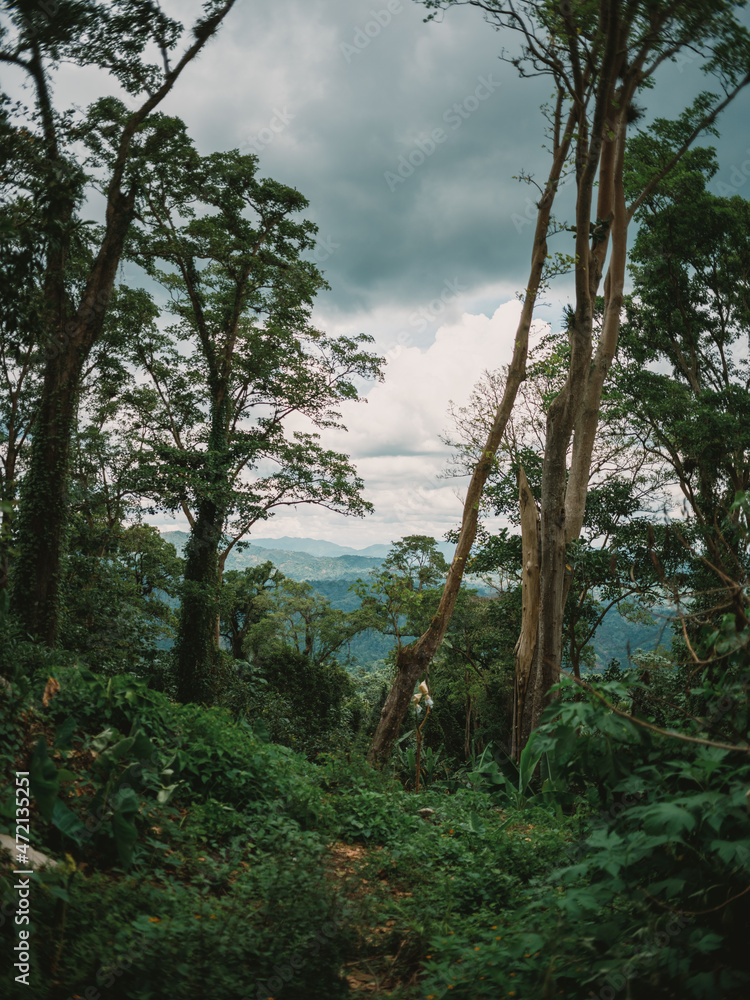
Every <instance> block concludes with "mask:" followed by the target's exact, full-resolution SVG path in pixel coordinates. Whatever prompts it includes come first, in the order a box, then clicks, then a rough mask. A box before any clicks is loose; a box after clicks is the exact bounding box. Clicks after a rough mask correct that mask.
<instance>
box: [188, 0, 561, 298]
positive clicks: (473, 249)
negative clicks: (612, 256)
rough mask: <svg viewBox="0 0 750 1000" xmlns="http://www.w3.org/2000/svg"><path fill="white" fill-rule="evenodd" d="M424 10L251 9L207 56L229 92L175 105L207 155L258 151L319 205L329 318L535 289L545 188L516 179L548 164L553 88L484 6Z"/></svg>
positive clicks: (393, 4)
mask: <svg viewBox="0 0 750 1000" xmlns="http://www.w3.org/2000/svg"><path fill="white" fill-rule="evenodd" d="M423 16H424V8H423V7H421V6H420V5H418V4H415V3H413V2H411V0H398V2H397V0H390V2H389V0H357V2H350V0H346V2H344V0H331V2H326V3H309V2H302V0H275V2H274V3H273V4H272V5H265V6H264V7H261V6H259V5H257V4H248V5H245V6H243V7H242V8H240V10H239V11H238V12H237V14H236V15H234V21H233V22H232V24H231V25H228V27H227V29H225V32H224V34H222V36H221V38H220V39H219V40H218V41H217V43H216V45H215V46H214V48H213V50H212V51H211V52H210V53H208V54H207V55H206V57H205V58H204V60H203V62H202V65H201V76H202V77H203V84H205V74H206V73H207V72H208V71H209V69H210V71H211V75H212V76H214V74H215V80H214V86H213V87H212V88H211V89H210V90H209V89H208V88H206V87H205V85H203V86H199V85H198V83H197V82H196V81H195V80H193V81H192V83H191V87H190V93H189V94H187V93H186V91H185V88H183V90H182V92H181V94H180V96H179V97H176V99H175V104H176V106H178V108H179V111H180V113H182V114H184V115H185V116H186V117H187V118H188V120H189V121H191V123H192V124H193V131H194V132H195V133H196V134H197V136H198V138H199V140H200V143H201V145H202V146H204V147H206V148H208V147H211V148H217V147H218V148H220V147H225V146H227V145H239V146H242V145H243V144H244V146H245V148H246V149H247V150H248V151H255V152H257V153H258V155H259V157H260V163H261V170H262V171H263V173H267V174H269V175H271V176H274V177H276V178H278V179H279V180H283V181H285V182H286V183H289V184H293V185H294V186H295V187H297V188H299V189H300V190H301V191H302V192H303V193H304V194H305V195H306V197H308V198H309V200H310V212H309V214H310V216H311V217H312V218H314V219H315V221H316V222H317V223H318V225H319V227H320V235H321V247H320V249H319V251H318V254H317V257H318V260H319V262H320V264H321V267H322V268H323V269H324V270H325V272H326V274H327V276H328V279H329V281H330V283H331V285H332V292H331V293H330V295H329V296H327V299H326V304H327V307H328V308H336V307H339V308H340V309H342V310H344V311H349V310H356V311H361V310H365V309H367V308H369V307H372V306H374V305H375V304H376V303H381V304H382V303H383V302H386V301H387V302H393V303H394V304H401V305H404V304H409V305H412V304H413V305H414V306H415V307H416V306H418V305H419V303H420V302H421V301H423V300H430V299H431V298H433V297H434V295H435V293H436V291H438V290H439V288H440V286H441V285H442V283H443V281H444V280H446V278H449V277H453V276H454V275H455V276H457V277H458V278H459V279H461V280H462V281H463V282H464V283H465V284H466V285H468V286H472V287H473V286H478V285H484V284H487V283H490V282H502V283H503V284H504V285H508V286H513V287H523V285H524V284H525V280H526V274H525V273H524V271H525V261H526V259H527V258H528V252H527V251H526V250H525V248H524V238H525V237H526V235H527V233H528V229H526V230H524V231H523V233H522V234H519V232H518V228H517V225H516V224H514V219H513V216H514V214H515V215H516V216H518V215H519V213H520V215H521V216H522V215H523V212H524V209H525V207H526V200H527V198H528V197H529V195H530V190H529V189H528V188H526V187H524V186H522V185H519V183H518V182H517V181H515V180H513V179H512V177H513V175H514V174H517V173H519V171H520V170H521V169H527V170H528V169H530V167H531V166H532V165H533V163H534V162H535V161H536V162H538V163H539V164H540V166H541V169H544V154H543V152H542V150H541V144H542V142H543V141H544V136H543V127H542V125H543V123H542V120H541V116H540V115H539V110H538V109H539V104H540V103H541V102H542V101H543V100H544V99H545V97H546V95H547V92H548V90H549V85H548V83H546V81H538V80H532V81H518V80H517V78H516V77H515V75H514V71H513V70H512V69H511V68H510V67H508V66H507V65H506V64H504V63H502V62H501V61H500V60H499V59H498V51H499V45H498V37H497V35H496V33H494V32H493V31H492V30H491V29H490V28H489V27H488V26H487V25H486V24H484V23H483V22H482V20H481V18H479V17H477V16H476V11H473V10H456V11H454V12H451V15H450V16H449V17H448V18H447V19H446V21H445V23H443V24H424V23H423V20H422V19H423ZM222 73H223V74H224V82H222V80H221V75H222ZM227 76H229V77H230V79H229V81H227V79H226V78H227ZM227 83H228V85H227ZM220 95H221V96H220ZM225 95H226V96H225ZM217 100H218V101H220V104H219V106H218V107H217V104H216V102H217Z"/></svg>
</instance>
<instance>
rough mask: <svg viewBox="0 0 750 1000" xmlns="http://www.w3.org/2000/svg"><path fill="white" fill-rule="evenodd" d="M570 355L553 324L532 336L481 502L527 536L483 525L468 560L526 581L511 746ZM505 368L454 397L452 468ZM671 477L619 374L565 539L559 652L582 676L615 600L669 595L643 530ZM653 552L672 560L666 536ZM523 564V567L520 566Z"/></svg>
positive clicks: (471, 457) (636, 603)
mask: <svg viewBox="0 0 750 1000" xmlns="http://www.w3.org/2000/svg"><path fill="white" fill-rule="evenodd" d="M569 355H570V345H569V343H568V341H567V338H563V337H560V336H556V335H553V334H548V335H546V336H544V337H543V338H542V340H541V342H540V343H539V345H538V346H537V348H536V351H535V360H534V363H533V364H531V365H529V367H528V370H527V377H526V380H525V382H524V384H523V386H522V387H521V389H520V390H519V394H518V397H517V399H516V405H515V408H514V411H513V413H512V415H511V418H510V420H509V421H508V424H507V426H506V430H505V435H504V438H503V442H502V445H501V447H500V449H499V450H498V454H497V456H496V462H495V468H494V470H493V472H492V474H491V475H490V476H489V478H488V481H487V485H486V487H485V491H484V495H483V498H482V509H483V510H487V511H488V512H491V513H492V514H493V515H494V516H495V517H503V518H504V519H507V520H509V521H510V523H511V524H512V525H513V526H516V527H518V528H520V529H521V533H522V537H523V542H522V544H519V543H520V542H521V539H519V538H518V537H517V536H515V535H511V534H509V532H508V530H507V529H504V530H503V531H502V532H500V533H499V534H498V535H496V536H494V537H490V536H488V534H487V532H486V531H481V532H480V534H479V536H478V541H480V547H479V550H478V551H477V553H476V554H475V555H474V557H473V559H472V562H471V567H472V569H473V570H474V571H475V572H476V571H479V572H482V573H484V574H491V575H496V574H497V573H498V572H499V573H500V574H501V575H502V576H504V577H506V578H507V577H510V578H511V579H512V580H514V581H515V582H517V583H519V584H522V587H523V591H524V597H523V606H524V612H523V619H522V628H521V636H520V639H519V643H518V653H517V655H518V671H517V677H516V684H515V696H514V704H515V718H516V723H517V726H516V728H515V729H514V735H515V740H514V748H513V752H514V755H517V754H519V753H520V750H521V749H522V744H521V743H520V742H519V741H520V737H521V733H520V729H519V727H520V722H521V717H522V715H523V702H524V699H525V692H526V682H527V679H528V675H529V670H530V668H531V654H532V652H533V649H534V645H535V637H536V619H537V615H538V607H537V605H538V593H539V584H538V576H539V570H540V567H539V555H540V546H539V537H538V531H539V511H538V507H539V504H540V501H541V491H542V475H543V467H544V455H545V452H544V447H545V422H546V416H547V411H548V409H549V406H550V403H551V401H552V400H553V399H554V398H555V396H556V395H557V393H558V392H559V391H560V389H561V388H562V386H563V384H564V381H565V377H566V372H567V367H568V363H569ZM504 378H505V372H504V371H503V370H500V371H497V372H487V373H485V375H484V376H483V377H482V379H481V380H480V382H479V383H478V384H477V386H476V387H475V389H474V391H473V393H472V396H471V398H470V400H469V403H468V404H467V405H465V406H462V407H458V408H456V407H452V410H451V412H452V416H453V421H454V424H455V431H456V433H454V435H452V436H448V437H446V438H445V439H444V440H445V441H446V443H448V444H451V445H452V446H453V447H454V448H455V449H456V451H455V453H454V456H453V459H452V461H451V465H450V472H451V474H454V475H462V474H463V475H465V474H466V473H467V470H468V471H470V469H471V467H472V466H473V465H474V463H475V462H476V458H477V452H478V450H479V449H480V448H481V445H482V439H483V436H484V435H485V434H486V432H487V424H488V422H490V421H491V419H492V413H493V411H494V408H495V406H496V404H497V399H498V398H499V395H500V393H501V392H502V386H503V384H504ZM568 458H570V454H569V455H568ZM673 481H674V474H673V473H672V471H671V470H665V468H664V463H663V462H660V461H659V460H658V459H656V458H655V457H654V456H653V455H652V454H651V453H650V451H649V450H648V449H646V448H644V447H643V445H642V443H641V442H640V440H639V439H638V437H637V435H634V434H633V432H632V429H631V426H630V417H629V408H628V405H627V402H626V398H625V395H624V393H623V391H622V389H621V388H620V385H619V381H618V383H617V384H615V385H610V386H607V387H606V388H605V390H604V392H603V395H602V401H601V410H600V430H599V434H598V435H597V439H596V442H595V447H594V451H593V454H592V461H591V468H590V473H589V489H588V501H587V505H586V512H585V517H584V520H583V523H582V525H581V534H580V536H579V538H578V539H577V540H576V542H575V543H572V544H571V545H570V546H569V547H568V551H567V559H566V572H567V573H569V574H570V576H571V582H570V584H569V586H568V592H567V599H566V603H565V606H564V624H563V640H564V641H563V647H562V650H561V660H562V661H563V662H564V664H565V666H566V667H567V668H568V669H570V670H572V671H573V673H574V675H575V676H576V677H580V669H581V664H582V662H584V661H586V660H590V657H591V655H592V653H593V651H592V649H591V647H590V646H589V643H590V641H591V640H592V639H593V637H594V635H595V633H596V630H597V628H598V626H599V625H600V624H601V623H602V621H603V620H604V617H605V615H606V614H607V613H608V612H609V611H610V610H611V609H612V608H613V607H615V606H616V605H620V604H622V603H623V602H629V604H628V605H627V607H628V611H627V613H628V614H629V615H630V616H631V617H633V616H635V617H643V616H644V615H648V610H649V608H651V607H652V606H653V605H654V603H663V602H664V599H665V596H666V595H665V592H664V590H663V588H662V586H661V584H662V580H660V578H659V576H658V575H657V574H656V573H655V570H654V565H653V562H652V560H651V558H650V551H653V544H649V541H648V538H649V535H651V536H653V535H654V530H653V528H652V527H651V523H650V518H652V517H653V515H654V514H655V513H657V512H658V511H659V510H660V509H661V508H663V506H664V504H665V503H666V502H667V501H668V499H669V493H668V490H667V488H668V487H669V486H670V485H672V484H673ZM662 534H663V533H662ZM659 552H660V554H661V556H662V559H663V560H664V565H665V566H668V565H669V564H670V563H671V562H672V561H673V560H671V559H669V558H667V553H666V550H665V548H664V545H660V546H659ZM519 564H520V566H522V567H523V570H522V573H521V574H520V575H517V574H516V567H518V566H519ZM670 568H672V567H670ZM490 578H491V577H490ZM636 581H637V582H636Z"/></svg>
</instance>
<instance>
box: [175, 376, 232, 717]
mask: <svg viewBox="0 0 750 1000" xmlns="http://www.w3.org/2000/svg"><path fill="white" fill-rule="evenodd" d="M226 390H227V386H226V384H224V383H222V382H220V381H219V380H218V378H217V381H216V382H215V383H214V385H213V387H212V395H213V399H214V404H213V406H212V412H211V430H210V432H209V437H208V449H207V452H206V464H205V470H204V483H203V488H202V489H203V496H202V497H201V499H200V500H199V502H198V511H197V514H196V517H195V522H194V524H193V526H192V528H191V531H190V538H189V539H188V544H187V551H186V561H185V576H184V585H183V591H182V601H181V605H180V623H179V628H178V631H177V641H176V643H175V658H176V667H177V696H178V698H179V699H180V701H182V702H189V701H193V702H206V701H212V700H213V698H214V696H215V693H216V690H215V679H216V678H215V676H214V674H215V668H216V667H217V666H218V651H219V640H220V632H219V628H220V622H219V598H220V589H221V576H222V572H223V569H224V560H223V559H222V558H221V556H220V554H219V549H220V546H221V543H222V539H223V535H224V521H225V519H226V513H227V508H226V501H225V499H224V498H225V494H226V491H227V480H228V468H229V465H230V461H229V455H228V449H227V426H228V422H227V407H228V395H227V391H226Z"/></svg>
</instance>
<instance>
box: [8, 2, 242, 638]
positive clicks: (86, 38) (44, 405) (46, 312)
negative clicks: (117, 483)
mask: <svg viewBox="0 0 750 1000" xmlns="http://www.w3.org/2000/svg"><path fill="white" fill-rule="evenodd" d="M234 3H235V0H223V2H222V0H206V2H205V3H204V4H203V13H202V16H201V17H200V18H199V19H198V20H197V21H196V22H195V24H194V25H193V26H192V28H191V29H190V32H189V33H188V32H186V31H185V30H184V29H183V26H182V25H181V24H180V23H179V22H177V21H175V20H173V19H172V18H169V17H167V16H166V15H165V14H164V13H162V11H161V10H160V9H159V7H158V5H154V4H150V3H149V4H144V3H142V2H140V0H114V2H113V3H110V4H107V5H102V4H100V3H96V2H94V0H81V2H80V3H75V4H59V5H57V7H56V10H55V14H54V16H52V17H50V16H48V15H47V13H46V12H45V10H44V9H43V7H42V5H41V4H39V3H37V2H36V0H12V2H11V0H7V2H4V3H3V5H2V6H3V9H4V11H5V13H6V14H7V20H6V23H5V24H3V25H2V27H0V62H3V63H6V64H10V65H14V66H16V67H18V68H19V69H20V70H22V71H23V72H24V73H25V74H26V75H27V76H28V78H29V80H30V82H31V84H32V88H33V93H34V107H33V109H32V110H31V111H29V112H27V113H23V112H21V111H19V114H23V117H22V119H21V124H19V125H18V128H19V130H21V131H25V132H26V133H28V135H29V137H30V139H31V140H32V141H34V142H38V143H39V144H40V148H41V149H42V150H43V170H42V173H41V174H40V176H39V178H38V180H39V181H41V186H42V187H43V188H44V192H45V207H46V212H45V221H44V230H43V239H44V264H43V273H42V274H41V275H40V279H39V282H40V283H39V295H38V298H39V299H40V300H41V302H42V303H43V308H42V309H41V311H40V318H39V320H40V327H41V329H42V330H43V331H44V333H43V340H44V343H45V345H46V346H47V347H48V353H47V357H46V361H45V364H44V380H43V386H42V389H41V394H40V402H39V408H38V411H37V413H36V416H35V423H34V434H33V439H32V444H31V449H30V455H29V467H28V472H27V474H26V476H25V477H24V487H23V491H22V497H21V506H20V510H19V514H18V526H17V534H18V549H19V552H18V558H17V560H16V570H15V575H14V584H13V606H14V609H15V611H16V613H17V614H18V615H19V617H20V618H21V620H22V621H23V623H24V625H25V627H26V628H27V629H28V630H29V631H30V632H33V633H38V634H39V635H40V636H41V637H42V638H43V639H45V641H47V642H48V643H50V644H54V643H55V642H56V640H57V635H58V629H59V597H60V561H61V554H62V552H63V550H64V544H65V532H66V523H67V488H68V477H69V473H70V441H71V436H72V432H73V427H74V422H75V411H76V403H77V397H78V391H79V388H80V382H81V375H82V371H83V369H84V366H85V364H86V361H87V358H88V357H89V354H90V352H91V349H92V347H93V346H94V344H96V342H97V341H98V340H99V338H100V336H101V333H102V329H103V325H104V317H105V314H106V311H107V307H108V304H109V300H110V296H111V293H112V288H113V285H114V281H115V277H116V273H117V268H118V266H119V263H120V260H121V257H122V251H123V247H124V243H125V240H126V237H127V233H128V230H129V227H130V224H131V222H132V219H133V213H134V211H135V207H136V203H137V200H138V196H139V190H140V185H141V178H142V177H143V176H145V175H146V174H148V173H149V172H150V171H151V170H152V169H153V164H154V162H155V160H158V153H159V137H158V135H156V134H155V133H154V132H153V131H152V130H151V129H150V116H151V114H152V112H153V111H154V110H155V109H156V108H157V107H158V106H159V104H160V103H161V102H162V101H163V100H164V98H165V97H166V96H167V95H168V94H169V93H170V91H171V90H172V88H173V87H174V85H175V83H176V82H177V80H178V78H179V77H180V75H181V74H182V72H183V71H184V69H185V67H186V66H188V65H189V63H190V62H191V61H192V60H193V59H194V58H195V57H196V56H197V55H198V54H199V52H200V51H201V49H202V48H203V47H204V45H205V44H206V43H207V42H208V41H209V39H210V38H212V37H213V35H214V34H215V33H216V31H217V30H218V28H219V27H220V25H221V23H222V21H223V20H224V18H225V17H226V16H227V14H228V13H229V11H230V10H231V9H232V7H233V6H234ZM183 39H186V41H185V44H184V49H183V51H182V54H181V55H180V56H179V58H177V60H176V61H175V62H174V63H173V62H172V58H173V56H172V54H173V52H174V50H175V49H176V47H177V46H178V44H179V43H180V42H181V41H182V40H183ZM152 48H155V49H156V51H158V52H159V54H160V57H161V63H160V64H159V65H157V64H151V63H148V62H146V61H145V56H146V53H147V52H148V51H149V50H150V49H152ZM62 61H66V62H72V63H74V64H75V65H78V66H96V67H100V68H102V69H105V70H107V71H108V72H109V73H110V75H111V76H112V77H113V78H114V79H115V80H116V81H117V83H118V84H119V85H120V86H121V87H122V88H123V89H124V90H125V91H126V92H127V94H128V95H130V96H131V97H132V98H135V99H136V103H137V105H138V106H137V107H136V109H135V110H134V111H132V112H129V113H128V114H127V115H126V116H124V117H123V119H122V120H121V122H120V123H119V124H118V126H117V127H116V129H115V131H114V133H113V135H112V137H111V138H112V145H113V151H114V155H113V157H112V160H111V162H110V164H109V169H108V170H104V171H102V172H101V173H100V175H99V176H98V178H96V181H95V182H94V183H93V186H94V187H96V186H99V188H100V190H102V191H103V192H104V195H105V221H104V225H103V227H102V230H101V233H100V235H99V236H98V237H97V240H96V244H95V246H94V247H93V248H92V257H91V262H90V265H89V266H88V268H87V269H86V271H85V273H84V275H83V276H82V280H81V292H80V294H78V295H75V296H73V295H71V289H70V281H69V273H68V260H69V253H70V248H71V242H72V241H73V239H74V234H75V232H76V230H77V229H78V227H79V226H80V219H79V216H78V212H79V209H80V206H81V204H82V203H83V200H84V196H85V193H86V191H87V190H90V189H91V186H92V182H93V178H91V177H89V176H88V175H87V174H86V173H85V172H84V170H83V169H82V168H81V167H80V166H79V165H78V163H77V161H76V153H75V150H74V148H73V146H72V143H73V142H74V141H75V140H76V138H77V128H81V127H82V125H83V124H84V123H82V122H77V121H76V120H75V116H74V115H69V114H67V113H61V112H60V111H59V110H58V109H57V108H56V107H55V104H54V99H53V94H52V89H51V79H52V73H53V71H54V70H55V69H56V68H57V66H58V65H59V63H60V62H62ZM105 101H106V99H105ZM94 107H96V105H94ZM89 114H91V110H90V111H89ZM10 176H11V181H10V185H11V188H12V189H15V187H16V186H17V187H18V188H19V189H20V190H22V189H23V185H24V183H25V182H24V180H23V179H21V180H18V178H16V177H14V176H13V175H12V174H11V175H10ZM6 183H7V182H6Z"/></svg>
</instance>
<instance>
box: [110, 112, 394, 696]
mask: <svg viewBox="0 0 750 1000" xmlns="http://www.w3.org/2000/svg"><path fill="white" fill-rule="evenodd" d="M110 113H111V114H112V115H113V117H115V118H116V117H117V116H118V115H120V114H122V111H121V109H119V108H117V107H114V106H113V107H112V108H111V109H110ZM160 130H161V134H162V152H163V155H164V157H165V166H164V168H163V169H162V171H161V172H160V174H159V175H158V176H154V177H151V178H150V179H148V180H147V181H145V182H144V187H145V192H144V207H143V209H142V210H139V212H138V223H137V225H136V227H135V228H134V232H133V237H132V245H131V249H130V253H131V254H132V256H133V257H134V259H136V260H137V261H138V263H140V264H141V265H143V266H144V267H145V268H146V270H147V271H148V272H149V273H150V274H151V275H153V276H154V277H156V278H157V279H158V280H159V281H160V282H161V283H162V284H163V285H164V286H165V287H166V288H167V290H168V291H169V294H170V309H171V311H172V312H173V314H174V315H175V316H176V318H177V322H176V323H175V325H174V326H173V327H171V328H170V329H169V330H168V331H166V333H162V332H160V331H159V330H157V329H155V328H154V327H150V328H148V329H146V330H144V335H143V336H142V337H141V338H140V340H139V342H138V344H137V350H136V357H137V361H138V363H139V365H140V366H141V368H142V369H144V370H145V372H146V373H147V375H148V377H149V379H150V383H151V385H150V387H149V388H148V389H140V390H139V391H138V392H137V393H133V395H132V400H133V402H134V404H135V405H136V407H137V413H136V418H137V419H136V422H137V423H140V424H148V426H149V427H150V430H151V437H150V445H151V454H150V456H149V457H147V458H145V459H144V461H143V462H142V468H141V477H140V483H141V491H142V492H143V493H144V494H145V495H150V497H151V499H152V500H153V502H154V507H161V508H162V509H164V508H166V509H170V510H181V511H182V513H183V514H184V515H185V517H186V518H187V519H188V522H189V523H190V538H189V540H188V545H187V550H186V564H185V585H184V588H183V595H182V606H181V613H180V629H179V635H178V640H177V644H176V657H177V672H178V691H179V696H180V698H181V699H182V700H186V701H187V700H202V699H204V698H207V697H210V693H211V678H210V675H211V665H212V663H213V662H214V660H215V656H216V651H217V649H218V636H219V627H220V626H219V600H220V584H221V576H222V573H223V569H224V563H225V561H226V558H227V556H228V554H229V552H230V551H231V550H232V549H233V548H234V546H235V545H237V544H238V543H241V541H242V539H243V538H244V537H245V536H246V535H247V533H248V532H249V531H250V530H251V528H252V526H253V525H254V524H256V523H257V522H258V521H259V520H261V519H264V518H267V517H268V516H269V515H270V514H271V512H272V511H273V510H274V509H276V508H278V507H280V506H283V505H296V504H308V503H310V504H317V505H319V506H323V507H326V508H328V509H329V510H334V511H339V512H341V513H347V514H353V515H358V516H361V515H362V514H363V513H364V512H365V511H367V510H369V509H370V506H369V504H367V503H366V502H365V501H364V500H363V499H362V497H361V490H362V485H363V484H362V482H361V480H360V479H359V478H358V477H357V475H356V472H355V470H354V469H353V467H352V466H351V464H350V462H349V460H348V458H347V457H346V456H345V455H343V454H340V453H338V452H335V451H332V450H330V449H326V448H324V447H323V446H322V445H321V443H320V437H319V434H318V433H317V431H318V429H320V428H334V427H341V426H342V425H341V421H340V415H339V413H338V412H337V411H336V405H337V404H338V403H339V402H340V401H342V400H347V399H348V400H351V399H357V398H358V393H357V390H356V388H355V386H354V383H353V379H354V378H355V377H363V378H365V379H372V378H377V377H379V376H380V359H379V358H377V357H375V356H374V355H373V354H371V353H369V352H368V351H366V350H365V349H364V348H363V345H365V344H367V343H369V342H370V340H371V338H369V337H366V336H365V335H359V336H356V337H344V336H340V337H328V336H326V335H325V334H324V333H322V332H321V331H319V330H316V329H315V328H314V327H313V326H312V324H311V320H310V312H311V308H312V302H313V299H314V297H315V295H316V293H317V292H318V291H319V290H320V289H321V288H323V287H325V282H324V281H323V278H322V276H321V274H320V272H319V271H318V269H317V267H316V266H315V265H314V264H312V263H310V262H309V261H306V260H305V259H304V258H303V254H304V252H305V251H307V250H309V249H311V248H312V246H313V245H314V234H315V231H316V230H315V227H314V226H313V225H312V224H311V223H309V222H304V221H303V222H296V221H294V218H293V217H294V216H295V215H296V214H297V213H298V212H300V211H301V210H303V209H304V208H305V207H306V206H307V202H306V201H305V199H304V198H303V197H302V195H301V194H300V193H299V192H298V191H296V190H295V189H293V188H289V187H286V186H284V185H282V184H278V183H276V182H275V181H272V180H267V179H264V180H261V179H259V178H257V176H256V168H257V157H255V156H243V155H242V154H240V153H239V152H238V151H236V150H235V151H231V152H228V153H215V154H212V155H210V156H206V157H201V156H199V155H198V154H197V153H196V151H195V148H194V146H193V144H192V143H191V142H190V140H189V139H188V137H187V136H186V134H185V129H184V125H183V124H182V122H179V121H178V120H176V119H164V120H163V121H162V122H160ZM179 342H182V343H183V344H184V345H185V348H184V349H180V348H179V347H178V343H179ZM292 416H295V417H296V418H297V420H298V424H297V426H298V427H299V426H300V422H299V418H300V417H302V418H304V421H305V424H306V425H307V427H308V428H310V429H309V430H304V429H297V430H289V429H288V424H289V423H290V418H291V417H292ZM302 426H303V427H304V424H303V425H302Z"/></svg>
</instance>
